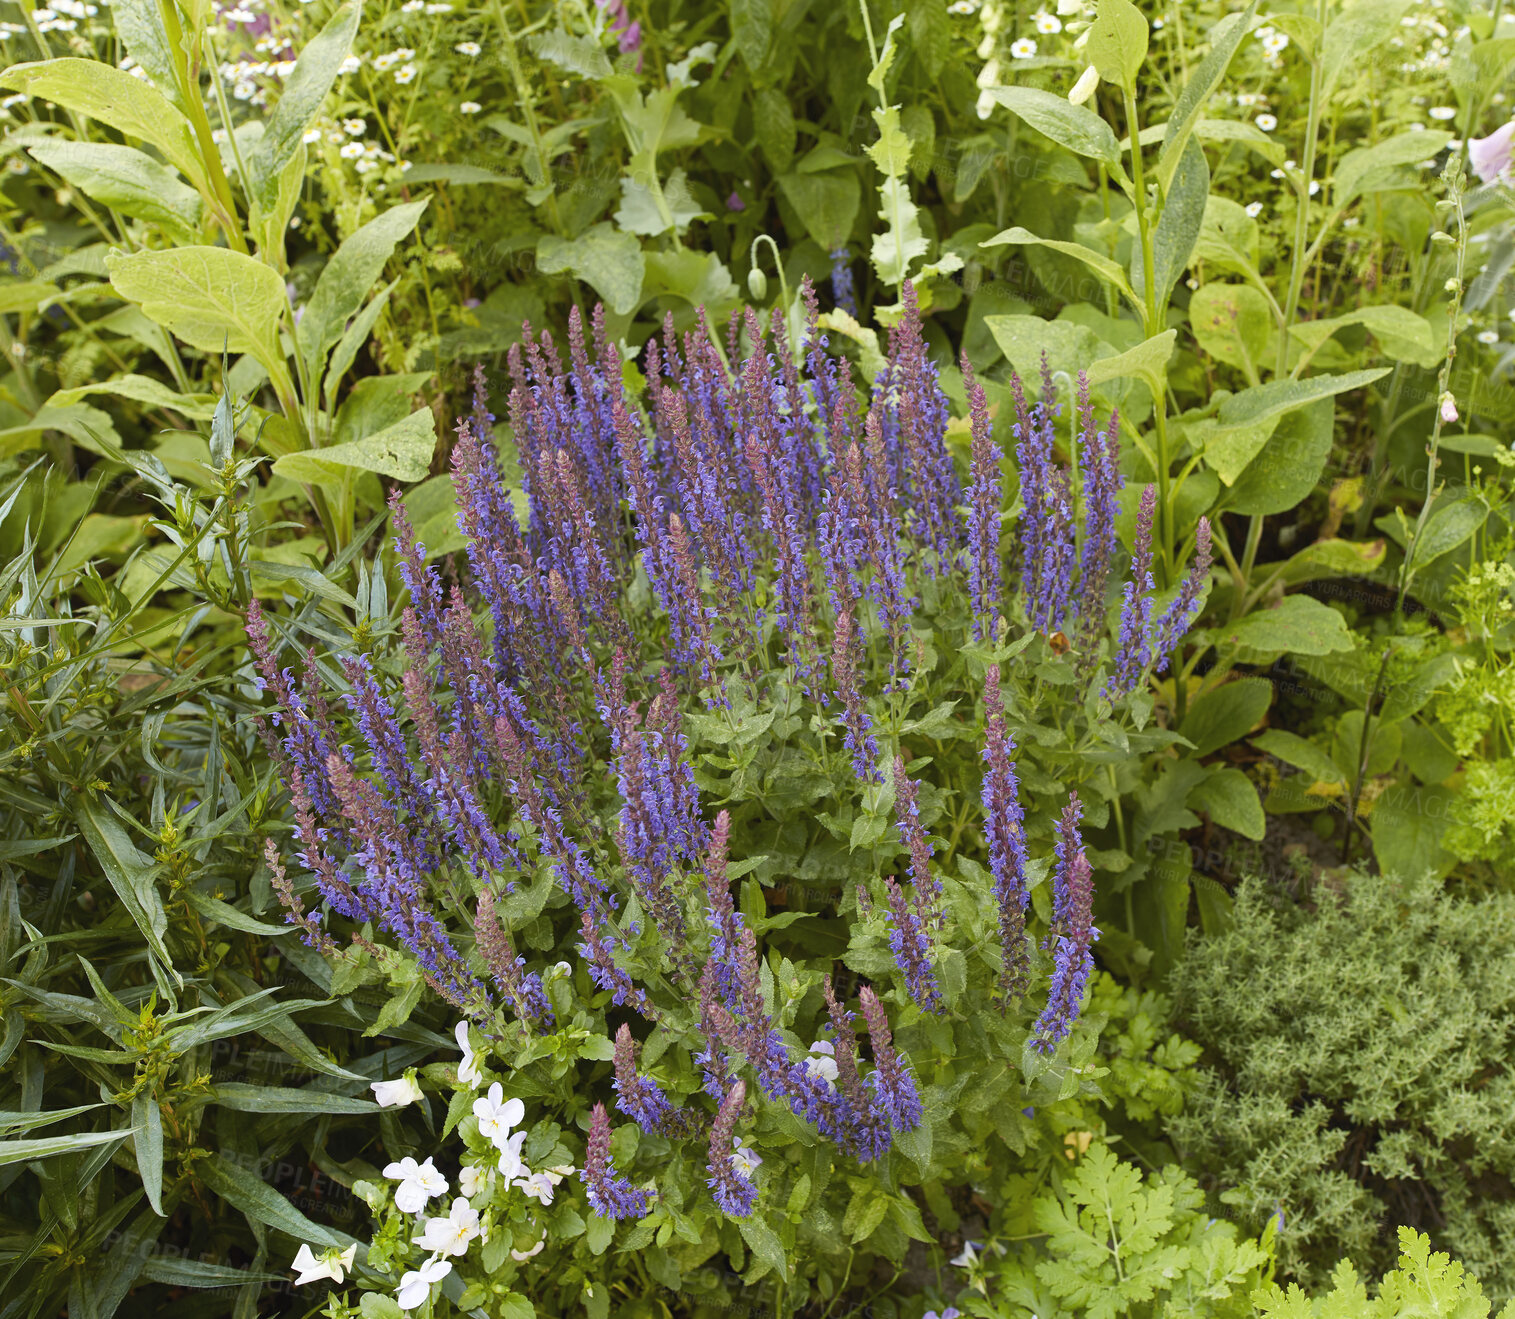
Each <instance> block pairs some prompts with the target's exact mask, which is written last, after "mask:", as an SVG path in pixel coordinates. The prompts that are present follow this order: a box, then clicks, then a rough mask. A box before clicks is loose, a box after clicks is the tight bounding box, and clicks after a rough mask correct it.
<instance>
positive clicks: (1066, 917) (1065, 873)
mask: <svg viewBox="0 0 1515 1319" xmlns="http://www.w3.org/2000/svg"><path fill="white" fill-rule="evenodd" d="M1083 811H1084V808H1083V804H1082V803H1081V802H1080V801H1079V799H1078V794H1077V793H1076V792H1075V793H1073V794H1072V795H1071V796H1070V797H1069V799H1068V805H1067V806H1066V807H1065V808H1064V809H1063V814H1062V819H1061V820H1059V821H1058V826H1057V847H1056V849H1055V855H1056V858H1057V864H1056V869H1055V870H1054V871H1053V875H1052V928H1051V931H1050V933H1049V934H1048V945H1049V946H1053V947H1054V959H1055V960H1054V962H1053V968H1052V984H1051V986H1050V988H1049V989H1048V991H1047V1006H1046V1007H1045V1008H1044V1009H1043V1010H1042V1014H1041V1016H1040V1017H1038V1018H1037V1019H1036V1025H1035V1026H1034V1027H1033V1028H1032V1029H1033V1031H1034V1033H1035V1035H1036V1047H1037V1048H1038V1049H1039V1050H1041V1052H1043V1053H1048V1054H1050V1053H1052V1052H1054V1051H1055V1050H1056V1048H1057V1046H1058V1044H1059V1043H1060V1042H1061V1041H1062V1040H1064V1039H1066V1038H1067V1037H1068V1032H1069V1031H1071V1030H1072V1029H1073V1023H1074V1022H1076V1021H1077V1020H1078V1017H1079V1013H1080V1012H1081V1011H1082V1009H1083V1002H1084V990H1085V988H1086V987H1087V986H1088V983H1089V973H1090V972H1091V971H1092V970H1093V969H1094V952H1093V948H1094V943H1095V941H1096V940H1097V939H1098V938H1099V931H1098V930H1097V929H1095V928H1094V871H1093V869H1092V868H1091V867H1090V865H1089V858H1088V857H1086V856H1085V855H1084V845H1083V842H1082V840H1081V839H1080V838H1079V834H1078V824H1079V820H1080V818H1081V817H1082V816H1083Z"/></svg>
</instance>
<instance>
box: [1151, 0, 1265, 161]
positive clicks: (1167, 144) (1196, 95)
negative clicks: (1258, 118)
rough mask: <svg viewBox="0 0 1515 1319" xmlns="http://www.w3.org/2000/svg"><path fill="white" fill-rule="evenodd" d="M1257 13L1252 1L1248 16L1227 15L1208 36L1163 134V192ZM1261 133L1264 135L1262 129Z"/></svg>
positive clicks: (1253, 0) (1161, 155)
mask: <svg viewBox="0 0 1515 1319" xmlns="http://www.w3.org/2000/svg"><path fill="white" fill-rule="evenodd" d="M1256 12H1257V0H1252V2H1251V3H1250V4H1249V5H1248V6H1247V8H1246V10H1245V12H1243V13H1240V14H1227V15H1226V16H1225V17H1223V18H1221V19H1220V20H1218V21H1217V22H1216V23H1214V24H1213V25H1212V26H1211V28H1210V30H1209V32H1207V33H1206V34H1205V37H1206V40H1208V42H1209V43H1210V49H1209V50H1208V51H1207V52H1206V54H1205V57H1204V59H1202V60H1201V61H1200V62H1199V67H1198V68H1197V69H1195V70H1194V72H1193V73H1192V74H1190V75H1189V81H1188V82H1186V83H1185V84H1184V89H1183V91H1181V92H1180V93H1179V94H1178V100H1177V101H1176V102H1174V105H1173V110H1172V112H1171V113H1170V114H1169V115H1168V122H1167V124H1166V125H1165V127H1164V130H1163V149H1162V153H1161V154H1160V155H1159V156H1158V158H1157V181H1158V184H1159V186H1161V187H1162V188H1165V189H1166V188H1167V186H1168V183H1169V181H1170V180H1171V179H1172V178H1173V175H1174V172H1175V171H1176V170H1177V168H1178V162H1179V160H1180V159H1181V158H1182V157H1183V154H1184V152H1185V150H1186V149H1187V147H1188V143H1189V135H1190V134H1191V133H1193V132H1194V129H1195V125H1196V124H1197V123H1198V122H1199V116H1200V114H1201V113H1202V112H1203V110H1204V108H1205V103H1206V102H1207V101H1209V99H1210V97H1211V96H1212V95H1213V94H1214V92H1215V89H1216V88H1217V87H1219V86H1220V83H1221V79H1222V78H1224V77H1225V76H1226V70H1227V69H1228V68H1230V67H1231V60H1232V59H1233V58H1234V57H1235V55H1236V52H1237V50H1238V49H1239V48H1240V46H1241V42H1242V38H1243V37H1245V36H1246V35H1247V32H1248V30H1249V29H1250V28H1251V26H1252V16H1253V15H1254V14H1255V13H1256ZM1258 131H1259V132H1261V130H1260V129H1259V130H1258Z"/></svg>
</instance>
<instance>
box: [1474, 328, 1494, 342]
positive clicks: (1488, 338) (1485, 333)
mask: <svg viewBox="0 0 1515 1319" xmlns="http://www.w3.org/2000/svg"><path fill="white" fill-rule="evenodd" d="M1478 342H1479V343H1498V342H1499V331H1498V330H1480V331H1479V332H1478Z"/></svg>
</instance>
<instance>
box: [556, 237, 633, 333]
mask: <svg viewBox="0 0 1515 1319" xmlns="http://www.w3.org/2000/svg"><path fill="white" fill-rule="evenodd" d="M537 267H538V269H540V270H541V271H542V272H543V273H544V274H548V275H558V274H564V273H567V274H571V275H573V276H574V277H575V278H576V279H581V280H583V281H584V282H585V283H586V284H588V285H590V286H591V287H592V288H593V289H594V291H595V292H596V293H598V294H599V295H600V296H601V297H602V298H604V299H605V305H606V306H607V307H608V308H609V309H610V310H611V311H613V312H614V313H615V314H616V315H618V316H626V315H629V314H630V313H631V312H633V311H635V310H636V309H637V306H638V304H639V303H640V302H641V299H642V279H643V276H644V274H645V272H646V264H645V262H644V260H643V257H642V245H641V244H640V243H638V242H637V240H636V238H635V236H634V235H632V234H623V233H618V232H617V231H616V229H615V228H614V227H613V226H612V225H611V224H610V223H609V222H607V221H604V220H602V221H600V223H599V224H596V225H591V226H590V227H589V228H588V229H587V230H585V231H584V232H583V233H582V234H580V235H579V236H578V237H577V238H574V239H567V238H559V237H557V236H556V235H554V234H544V235H543V236H542V237H541V238H539V239H538V240H537Z"/></svg>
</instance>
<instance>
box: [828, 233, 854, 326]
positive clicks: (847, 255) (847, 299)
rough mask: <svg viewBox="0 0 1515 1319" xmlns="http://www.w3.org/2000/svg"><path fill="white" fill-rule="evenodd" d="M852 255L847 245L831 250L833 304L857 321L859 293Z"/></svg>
mask: <svg viewBox="0 0 1515 1319" xmlns="http://www.w3.org/2000/svg"><path fill="white" fill-rule="evenodd" d="M851 262H852V253H851V252H849V251H848V250H847V246H846V244H845V243H843V244H840V245H839V246H837V247H834V248H832V249H831V302H832V305H833V306H834V307H835V308H836V309H837V310H838V311H844V312H846V313H847V315H849V316H851V317H852V319H853V320H856V319H857V291H856V289H855V288H854V287H853V283H852V265H851Z"/></svg>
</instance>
